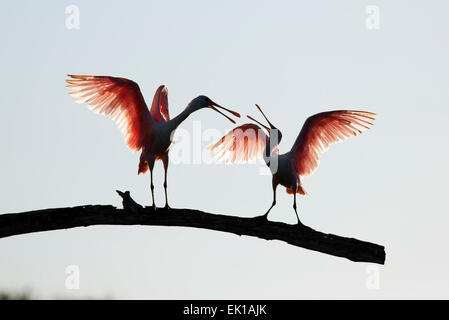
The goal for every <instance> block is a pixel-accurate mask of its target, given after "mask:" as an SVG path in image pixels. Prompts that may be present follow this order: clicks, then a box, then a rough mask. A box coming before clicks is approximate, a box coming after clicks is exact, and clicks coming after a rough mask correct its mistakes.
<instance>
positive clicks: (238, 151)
mask: <svg viewBox="0 0 449 320" xmlns="http://www.w3.org/2000/svg"><path fill="white" fill-rule="evenodd" d="M267 139H268V137H267V135H266V134H265V133H264V132H263V130H262V128H260V127H259V126H258V125H256V124H252V123H246V124H244V125H241V126H239V127H236V128H234V129H232V130H231V131H229V132H228V133H227V134H226V135H225V136H223V137H222V138H221V139H220V140H218V141H217V142H216V143H214V144H212V145H210V146H209V147H208V149H209V150H210V151H211V152H212V153H214V157H215V158H216V159H217V160H224V161H225V162H227V163H229V162H230V163H241V162H248V161H250V160H253V159H256V158H259V157H262V155H263V151H264V149H265V147H266V145H267Z"/></svg>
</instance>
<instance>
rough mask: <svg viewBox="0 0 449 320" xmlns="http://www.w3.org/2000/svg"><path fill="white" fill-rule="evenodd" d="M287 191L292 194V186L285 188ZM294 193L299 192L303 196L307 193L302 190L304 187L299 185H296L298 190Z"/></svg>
mask: <svg viewBox="0 0 449 320" xmlns="http://www.w3.org/2000/svg"><path fill="white" fill-rule="evenodd" d="M287 193H288V194H293V190H292V188H287ZM296 193H299V194H301V195H303V196H305V195H306V194H307V192H306V190H304V188H303V187H302V186H301V185H299V186H298V190H296Z"/></svg>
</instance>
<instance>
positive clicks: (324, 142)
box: [290, 110, 376, 176]
mask: <svg viewBox="0 0 449 320" xmlns="http://www.w3.org/2000/svg"><path fill="white" fill-rule="evenodd" d="M375 115H376V114H375V113H372V112H367V111H353V110H337V111H328V112H322V113H318V114H316V115H313V116H311V117H309V118H308V119H307V120H306V122H305V123H304V125H303V127H302V129H301V132H300V133H299V135H298V137H297V138H296V141H295V143H294V145H293V147H292V149H291V151H290V152H291V154H292V161H293V167H294V168H295V170H296V172H297V173H298V175H300V176H309V175H311V174H312V173H313V172H314V171H315V170H316V169H317V168H318V165H319V163H320V156H321V155H322V154H323V153H324V152H325V151H327V149H329V147H330V145H332V144H334V143H337V142H340V141H344V140H347V139H349V138H351V137H353V136H357V135H359V134H361V133H362V132H363V131H365V130H367V129H369V128H370V127H371V126H372V125H373V122H374V117H375Z"/></svg>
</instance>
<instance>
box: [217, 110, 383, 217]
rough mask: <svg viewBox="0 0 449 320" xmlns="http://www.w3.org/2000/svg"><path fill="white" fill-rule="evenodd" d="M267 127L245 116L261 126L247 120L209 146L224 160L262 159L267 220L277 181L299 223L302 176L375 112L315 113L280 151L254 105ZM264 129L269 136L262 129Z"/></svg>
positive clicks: (366, 126)
mask: <svg viewBox="0 0 449 320" xmlns="http://www.w3.org/2000/svg"><path fill="white" fill-rule="evenodd" d="M256 106H257V108H258V109H259V111H260V112H261V113H262V115H263V116H264V118H265V119H266V120H267V122H268V124H269V126H270V127H267V126H265V125H263V124H262V123H260V122H259V121H257V120H255V119H254V118H252V117H250V116H248V118H250V119H251V120H253V121H255V122H256V123H258V124H259V125H260V126H261V127H260V126H258V125H256V124H252V123H247V124H244V125H242V126H239V127H237V128H234V129H233V130H231V131H230V132H228V133H227V134H226V135H225V136H224V137H223V138H221V139H220V140H219V141H218V142H216V143H215V144H213V145H211V146H210V147H209V149H210V151H212V152H215V157H216V158H217V159H223V160H226V162H234V163H235V162H247V161H249V160H251V159H254V158H257V157H260V158H263V159H264V161H265V163H266V165H267V166H268V167H269V168H270V170H271V174H272V187H273V203H272V205H271V207H270V208H269V209H268V211H267V212H266V213H265V215H263V217H264V218H265V219H266V218H267V216H268V213H269V212H270V210H271V209H272V208H273V207H274V205H275V204H276V188H277V186H278V185H279V184H280V185H282V186H284V187H285V188H286V191H287V193H289V194H293V208H294V209H295V213H296V216H297V218H298V224H300V225H302V224H301V222H300V220H299V216H298V212H297V206H296V194H297V193H299V194H301V195H305V194H306V191H305V190H304V188H303V186H302V183H301V177H303V176H309V175H311V174H312V173H313V172H314V171H315V170H316V169H317V168H318V165H319V157H320V156H321V154H322V153H323V152H325V151H326V150H327V149H328V148H329V146H330V145H331V144H333V143H336V142H339V141H343V140H346V139H348V138H350V137H351V136H356V135H358V134H360V133H362V131H364V130H366V129H369V127H370V126H371V125H372V124H373V121H374V116H375V114H374V113H371V112H366V111H354V110H336V111H328V112H322V113H318V114H315V115H313V116H311V117H309V118H308V119H307V120H306V122H305V123H304V125H303V127H302V129H301V132H300V133H299V135H298V137H297V138H296V141H295V143H294V144H293V146H292V148H291V150H290V151H288V152H287V153H284V154H279V151H278V148H277V146H278V145H279V143H280V142H281V140H282V134H281V132H280V131H279V130H278V129H277V128H276V127H275V126H273V124H271V122H270V121H269V120H268V119H267V117H266V116H265V114H264V113H263V112H262V110H261V109H260V107H259V106H258V105H256ZM262 128H264V129H265V130H266V131H268V135H266V134H265V133H264V132H263V129H262Z"/></svg>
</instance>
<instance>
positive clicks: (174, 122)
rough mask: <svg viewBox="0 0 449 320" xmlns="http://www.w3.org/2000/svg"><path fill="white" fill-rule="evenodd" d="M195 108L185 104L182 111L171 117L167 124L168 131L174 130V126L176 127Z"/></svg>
mask: <svg viewBox="0 0 449 320" xmlns="http://www.w3.org/2000/svg"><path fill="white" fill-rule="evenodd" d="M196 110H197V109H194V108H192V107H191V106H190V105H189V106H187V107H186V108H185V109H184V111H182V112H181V113H180V114H178V115H177V116H176V117H174V118H173V119H171V120H170V121H169V122H168V123H167V125H168V127H169V129H170V131H174V130H176V128H178V126H179V125H180V124H181V123H182V122H183V121H184V120H185V119H187V117H188V116H190V114H192V113H193V112H195V111H196Z"/></svg>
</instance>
